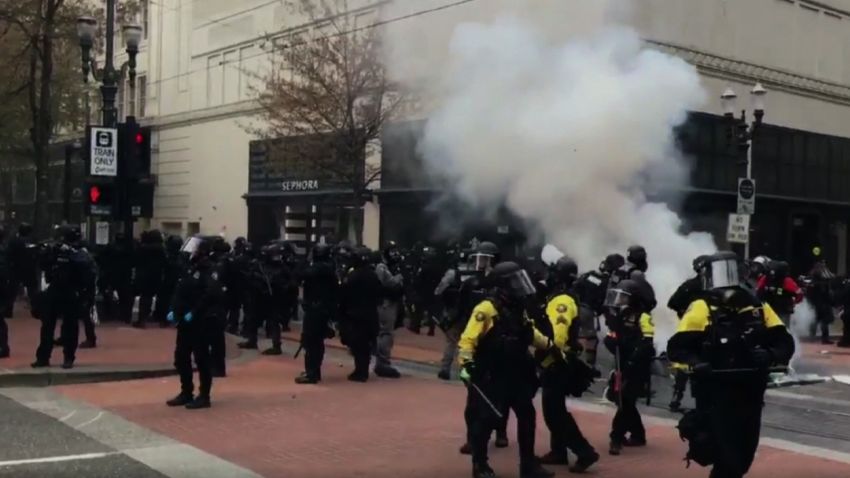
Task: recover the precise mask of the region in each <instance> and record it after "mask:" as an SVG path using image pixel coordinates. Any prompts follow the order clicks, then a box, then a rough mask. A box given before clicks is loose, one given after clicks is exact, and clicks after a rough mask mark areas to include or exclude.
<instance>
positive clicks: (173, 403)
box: [165, 392, 195, 407]
mask: <svg viewBox="0 0 850 478" xmlns="http://www.w3.org/2000/svg"><path fill="white" fill-rule="evenodd" d="M194 400H195V397H193V396H192V394H191V393H184V392H180V394H179V395H177V396H176V397H174V398H172V399H171V400H169V401H167V402H165V404H166V405H168V406H169V407H183V406H186V405H188V404H190V403H192V402H193V401H194Z"/></svg>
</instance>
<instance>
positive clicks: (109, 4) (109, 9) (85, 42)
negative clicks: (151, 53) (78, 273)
mask: <svg viewBox="0 0 850 478" xmlns="http://www.w3.org/2000/svg"><path fill="white" fill-rule="evenodd" d="M115 3H116V0H106V38H105V40H106V52H105V55H106V59H105V63H104V66H103V69H98V67H97V62H96V60H95V59H94V57H93V55H92V50H93V48H94V44H95V35H96V33H97V20H95V19H94V18H92V17H86V16H84V17H79V18H78V19H77V36H78V37H79V40H80V49H81V52H82V71H83V81H85V82H88V81H89V76H91V77H93V78H94V79H95V80H96V81H99V82H100V83H101V86H100V93H101V96H102V97H103V109H102V113H103V118H102V123H103V126H104V127H107V128H115V127H117V126H118V109H117V108H116V105H115V98H116V97H117V96H118V82H119V81H120V80H121V75H120V72H119V70H118V69H116V68H115V59H114V56H115ZM122 31H123V34H124V42H125V43H126V51H127V55H128V61H127V63H125V64H124V65H122V67H121V70H123V69H124V68H125V67H127V68H128V72H129V79H130V87H131V90H130V94H135V89H136V88H135V86H136V55H138V53H139V43H140V42H141V39H142V27H141V26H139V25H136V24H128V25H124V26H123V28H122ZM130 113H131V114H130V115H129V117H128V121H135V118H134V117H133V114H134V113H135V112H130ZM127 166H128V165H125V167H124V168H123V169H124V170H125V171H126V170H128V169H129V168H128V167H127ZM116 180H117V184H118V185H119V186H121V189H122V190H123V192H124V198H125V199H126V198H127V197H129V191H128V189H129V181H128V180H127V179H126V178H123V177H119V178H116ZM124 209H127V211H122V212H123V214H122V219H123V221H124V232H125V234H126V235H127V237H132V236H133V216H132V213H131V211H130V208H129V207H127V208H124Z"/></svg>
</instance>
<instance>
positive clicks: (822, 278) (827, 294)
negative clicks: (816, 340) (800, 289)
mask: <svg viewBox="0 0 850 478" xmlns="http://www.w3.org/2000/svg"><path fill="white" fill-rule="evenodd" d="M810 275H811V277H812V286H811V287H810V288H809V290H808V297H809V301H810V302H811V303H812V306H813V307H814V309H815V318H816V320H815V322H813V323H812V325H811V327H810V331H809V332H810V334H811V336H812V337H814V336H815V333H816V331H817V330H816V329H817V328H818V326H820V333H821V343H824V344H829V343H831V342H830V338H829V325H830V324H831V323H832V321H833V320H834V317H833V315H832V293H831V290H832V289H831V286H832V281H833V279H835V275H834V274H833V273H832V272H831V271H830V270H829V268H828V267H827V266H826V263H825V262H823V261H818V262H816V263H815V265H814V267H812V270H811V272H810Z"/></svg>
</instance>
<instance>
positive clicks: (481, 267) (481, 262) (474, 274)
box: [444, 241, 510, 455]
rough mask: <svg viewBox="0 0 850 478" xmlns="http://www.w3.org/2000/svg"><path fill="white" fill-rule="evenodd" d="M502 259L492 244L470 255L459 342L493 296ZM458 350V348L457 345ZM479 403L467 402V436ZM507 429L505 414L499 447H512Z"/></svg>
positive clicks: (466, 451) (460, 302)
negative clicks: (493, 282) (475, 313)
mask: <svg viewBox="0 0 850 478" xmlns="http://www.w3.org/2000/svg"><path fill="white" fill-rule="evenodd" d="M500 258H501V253H500V251H499V247H498V246H497V245H496V244H494V243H492V242H489V241H484V242H479V243H477V246H476V248H475V249H474V252H472V253H471V254H470V255H469V258H468V261H469V266H468V267H469V269H470V273H469V275H468V276H467V277H465V278H464V277H461V279H462V282H461V284H460V288H459V290H458V298H457V313H458V322H459V325H458V327H459V328H460V331H459V333H458V339H457V342H459V341H460V336H461V334H463V331H464V330H465V329H466V326H467V324H468V322H469V317H471V316H472V311H473V309H475V307H476V306H477V305H478V304H480V303H481V302H483V301H484V300H486V299H487V298H488V297H489V295H490V290H489V289H490V284H489V282H488V281H487V276H488V275H489V274H490V272H491V271H492V270H493V267H494V266H495V265H496V264H497V263H498V262H499V260H500ZM455 348H457V345H456V346H455ZM457 352H458V351H457V350H455V353H454V354H452V356H454V355H455V354H456V353H457ZM444 360H445V357H444ZM444 363H445V362H444ZM479 403H480V401H475V400H473V401H469V400H467V402H466V407H465V409H464V412H463V418H464V421H465V422H466V429H467V436H468V435H469V430H471V429H472V422H473V420H474V419H475V417H476V416H477V415H478V412H477V411H476V410H475V409H474V408H473V407H474V406H475V405H476V404H479ZM507 429H508V415H507V414H505V415H504V417H503V418H502V419H501V420H500V421H499V423H498V424H497V426H496V441H495V443H494V444H495V445H496V448H506V447H507V446H508V445H509V444H510V442H509V440H508V431H507ZM460 453H461V454H463V455H471V454H472V446H471V445H470V442H469V440H468V439H467V441H466V443H464V444H463V446H461V447H460Z"/></svg>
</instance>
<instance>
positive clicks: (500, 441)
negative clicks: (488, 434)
mask: <svg viewBox="0 0 850 478" xmlns="http://www.w3.org/2000/svg"><path fill="white" fill-rule="evenodd" d="M508 445H510V442H509V441H508V434H507V433H506V432H501V433H498V432H497V433H496V448H507V447H508Z"/></svg>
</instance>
